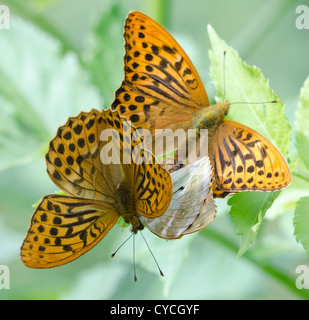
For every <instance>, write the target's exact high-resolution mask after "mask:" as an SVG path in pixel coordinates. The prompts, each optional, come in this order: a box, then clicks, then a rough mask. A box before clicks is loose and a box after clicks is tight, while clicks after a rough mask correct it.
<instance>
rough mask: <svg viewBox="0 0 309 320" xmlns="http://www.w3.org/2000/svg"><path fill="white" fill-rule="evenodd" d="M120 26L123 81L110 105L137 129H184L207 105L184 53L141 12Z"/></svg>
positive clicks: (133, 13)
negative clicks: (123, 42)
mask: <svg viewBox="0 0 309 320" xmlns="http://www.w3.org/2000/svg"><path fill="white" fill-rule="evenodd" d="M124 28H125V31H124V38H125V57H124V64H125V68H124V71H125V81H124V82H123V83H122V85H121V86H120V88H119V89H118V90H117V91H116V93H115V100H114V102H113V104H112V109H116V108H117V109H118V110H119V112H120V113H121V114H122V115H124V116H126V117H127V118H128V119H131V121H132V122H133V124H134V125H135V126H137V127H143V128H147V129H151V130H153V129H164V128H172V127H173V125H174V126H175V128H176V125H177V123H180V122H181V123H182V125H185V126H187V127H188V128H189V127H190V122H191V120H192V119H194V117H195V116H196V115H197V114H198V112H199V110H200V108H201V107H205V106H208V105H209V101H208V97H207V94H206V91H205V89H204V86H203V83H202V81H201V79H200V77H199V75H198V73H197V72H196V70H195V68H194V66H193V64H192V62H191V61H190V59H189V57H188V56H187V55H186V53H185V52H184V51H183V49H182V48H181V47H180V45H179V44H178V43H177V42H176V40H175V39H174V38H173V37H172V36H171V35H170V34H169V33H168V32H167V31H166V30H165V29H164V28H163V27H161V26H160V25H159V24H158V23H156V22H155V21H154V20H152V19H151V18H149V17H147V16H146V15H144V14H142V13H140V12H137V11H134V12H131V13H130V14H129V15H128V17H127V19H126V22H125V27H124ZM148 120H149V121H148ZM178 126H179V125H178Z"/></svg>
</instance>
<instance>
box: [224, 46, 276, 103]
mask: <svg viewBox="0 0 309 320" xmlns="http://www.w3.org/2000/svg"><path fill="white" fill-rule="evenodd" d="M225 56H226V50H224V52H223V101H225V81H226V80H225ZM278 102H279V101H278V100H272V101H262V102H261V101H259V102H243V101H241V102H230V105H231V104H265V103H278Z"/></svg>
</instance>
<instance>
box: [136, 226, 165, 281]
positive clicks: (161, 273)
mask: <svg viewBox="0 0 309 320" xmlns="http://www.w3.org/2000/svg"><path fill="white" fill-rule="evenodd" d="M140 233H141V235H142V237H143V239H144V241H145V243H146V245H147V247H148V250H149V251H150V253H151V255H152V257H153V260H154V261H155V263H156V265H157V267H158V270H159V272H160V275H161V276H162V277H164V274H163V272H162V270H161V269H160V267H159V264H158V262H157V260H156V258H155V256H154V254H153V253H152V251H151V249H150V247H149V244H148V242H147V241H146V239H145V237H144V235H143V233H142V231H140Z"/></svg>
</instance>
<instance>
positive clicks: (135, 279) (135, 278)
mask: <svg viewBox="0 0 309 320" xmlns="http://www.w3.org/2000/svg"><path fill="white" fill-rule="evenodd" d="M132 234H133V268H134V282H136V281H137V276H136V268H135V233H132Z"/></svg>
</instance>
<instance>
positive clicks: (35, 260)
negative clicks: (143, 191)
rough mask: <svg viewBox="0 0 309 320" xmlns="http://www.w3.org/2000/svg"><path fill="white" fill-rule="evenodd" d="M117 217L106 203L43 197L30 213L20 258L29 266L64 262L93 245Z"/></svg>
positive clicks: (58, 196) (52, 196) (46, 266)
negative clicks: (29, 222) (31, 214)
mask: <svg viewBox="0 0 309 320" xmlns="http://www.w3.org/2000/svg"><path fill="white" fill-rule="evenodd" d="M118 218H119V215H118V214H117V213H116V212H115V210H114V208H113V206H111V205H110V204H109V203H103V202H99V201H95V200H88V199H80V198H74V197H67V196H61V195H48V196H45V197H44V198H43V200H42V201H41V203H40V204H39V205H38V207H37V209H36V210H35V212H34V213H33V216H32V219H31V224H30V227H29V230H28V234H27V236H26V238H25V240H24V242H23V245H22V248H21V259H22V261H23V263H24V264H25V265H26V266H28V267H31V268H52V267H57V266H60V265H63V264H66V263H68V262H70V261H72V260H75V259H76V258H78V257H80V256H81V255H83V254H84V253H85V252H87V251H88V250H90V249H91V248H92V247H93V246H95V245H96V244H97V243H98V242H99V241H100V240H101V239H102V238H103V237H104V236H105V235H106V234H107V233H108V231H109V230H110V229H111V228H112V227H113V226H114V224H115V223H116V221H117V219H118Z"/></svg>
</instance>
